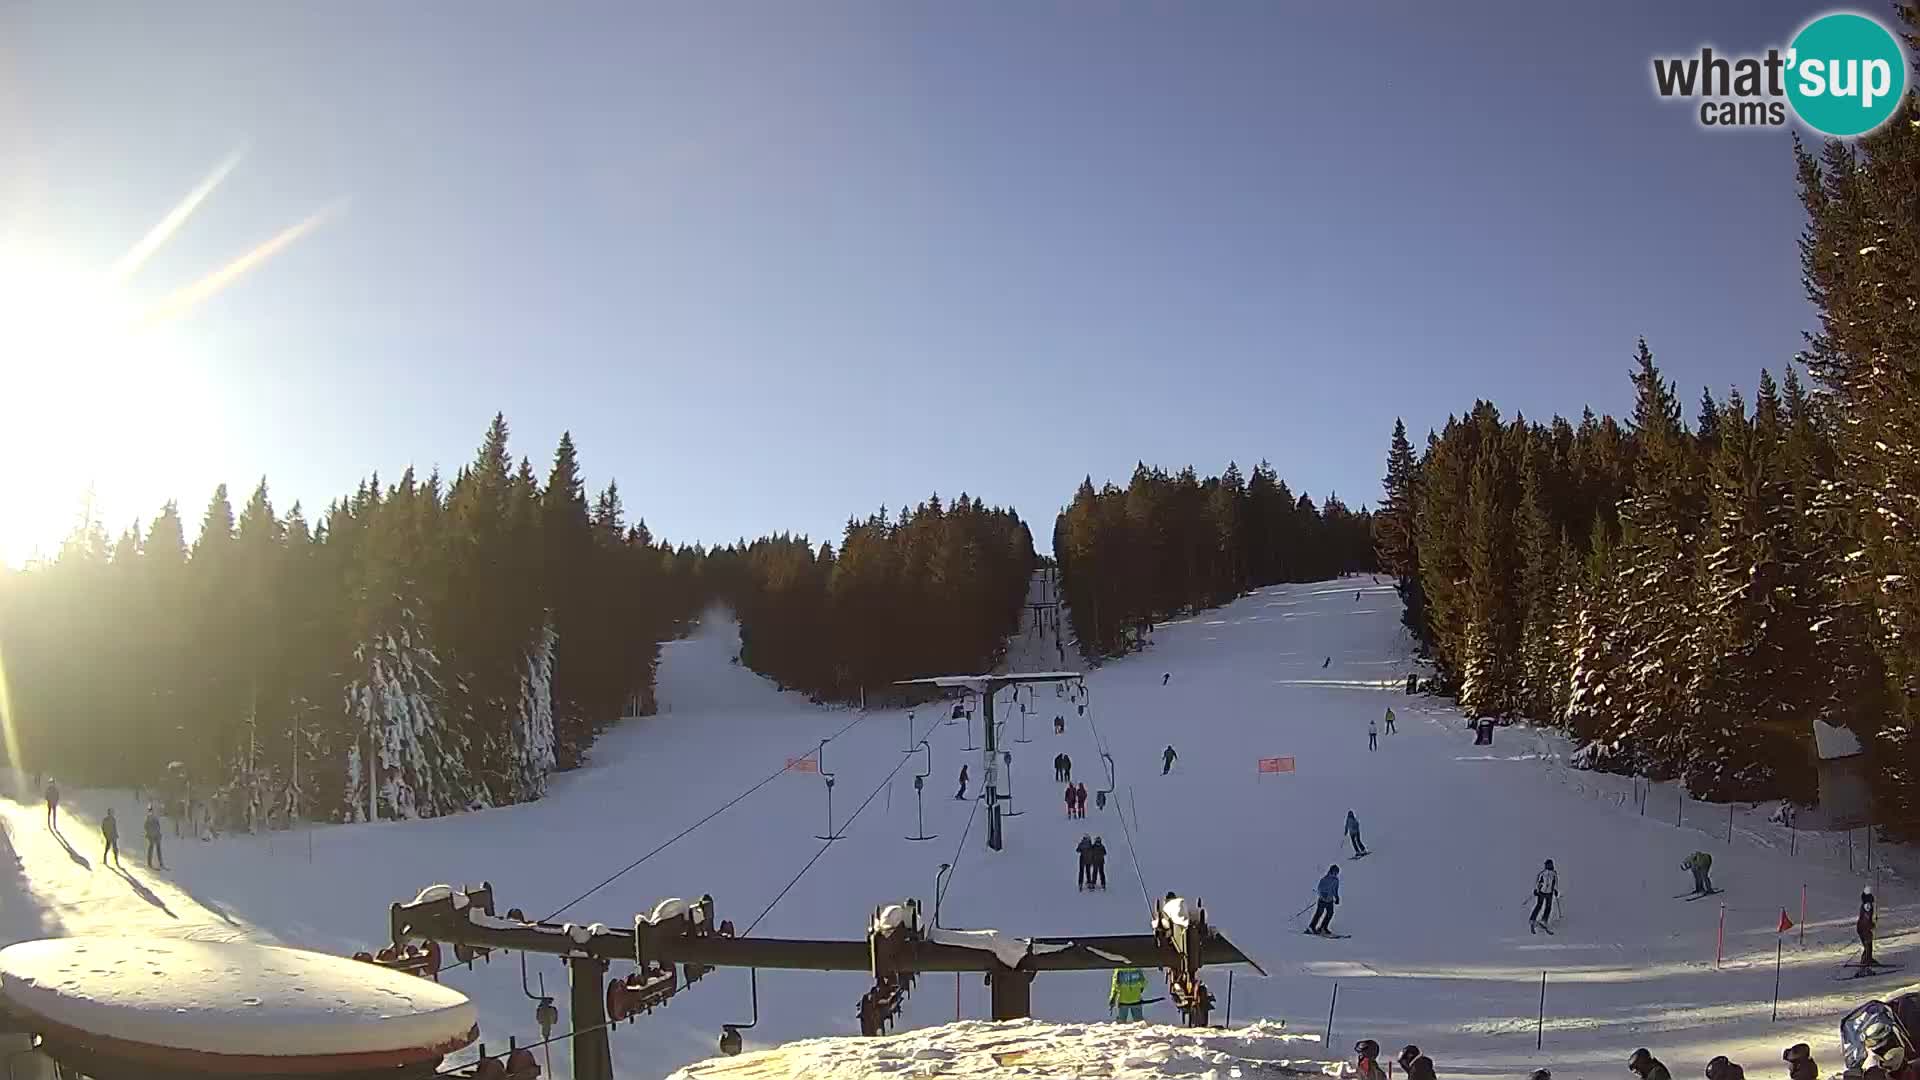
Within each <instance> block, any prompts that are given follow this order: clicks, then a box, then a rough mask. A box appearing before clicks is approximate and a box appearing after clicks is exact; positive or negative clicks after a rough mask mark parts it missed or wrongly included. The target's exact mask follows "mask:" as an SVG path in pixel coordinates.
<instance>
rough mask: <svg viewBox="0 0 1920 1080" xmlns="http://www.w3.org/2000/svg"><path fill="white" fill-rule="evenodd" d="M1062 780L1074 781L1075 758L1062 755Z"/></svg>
mask: <svg viewBox="0 0 1920 1080" xmlns="http://www.w3.org/2000/svg"><path fill="white" fill-rule="evenodd" d="M1060 779H1062V780H1071V779H1073V758H1071V757H1069V756H1068V755H1066V754H1061V755H1060Z"/></svg>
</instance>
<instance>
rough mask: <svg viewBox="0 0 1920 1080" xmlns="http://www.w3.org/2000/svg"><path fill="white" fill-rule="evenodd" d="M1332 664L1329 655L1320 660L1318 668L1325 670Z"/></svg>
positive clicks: (1331, 658)
mask: <svg viewBox="0 0 1920 1080" xmlns="http://www.w3.org/2000/svg"><path fill="white" fill-rule="evenodd" d="M1332 664H1333V657H1331V656H1329V657H1327V658H1326V659H1325V660H1322V661H1320V670H1322V671H1325V670H1326V669H1327V668H1328V667H1330V666H1332Z"/></svg>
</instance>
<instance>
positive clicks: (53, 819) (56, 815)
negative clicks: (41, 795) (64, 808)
mask: <svg viewBox="0 0 1920 1080" xmlns="http://www.w3.org/2000/svg"><path fill="white" fill-rule="evenodd" d="M46 795H47V828H49V829H52V830H53V831H55V832H59V831H60V785H59V784H56V783H54V782H53V777H51V776H49V777H47V790H46Z"/></svg>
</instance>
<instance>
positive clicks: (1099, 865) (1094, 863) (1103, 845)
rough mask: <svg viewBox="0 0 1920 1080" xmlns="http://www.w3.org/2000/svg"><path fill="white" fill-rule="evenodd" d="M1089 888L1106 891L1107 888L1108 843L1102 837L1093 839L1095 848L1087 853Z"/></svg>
mask: <svg viewBox="0 0 1920 1080" xmlns="http://www.w3.org/2000/svg"><path fill="white" fill-rule="evenodd" d="M1087 859H1088V864H1087V888H1089V889H1104V888H1106V887H1107V842H1106V840H1105V839H1104V838H1102V837H1098V836H1096V837H1094V838H1093V847H1092V848H1090V849H1089V850H1088V851H1087Z"/></svg>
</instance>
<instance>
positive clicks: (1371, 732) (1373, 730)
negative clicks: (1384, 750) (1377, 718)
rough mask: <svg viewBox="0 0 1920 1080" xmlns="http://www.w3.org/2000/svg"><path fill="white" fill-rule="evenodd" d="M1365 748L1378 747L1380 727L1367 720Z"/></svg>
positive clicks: (1374, 748)
mask: <svg viewBox="0 0 1920 1080" xmlns="http://www.w3.org/2000/svg"><path fill="white" fill-rule="evenodd" d="M1367 749H1369V750H1378V749H1380V727H1379V725H1377V724H1375V723H1374V722H1373V721H1371V720H1369V721H1367Z"/></svg>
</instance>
